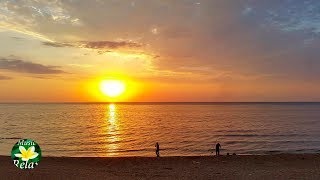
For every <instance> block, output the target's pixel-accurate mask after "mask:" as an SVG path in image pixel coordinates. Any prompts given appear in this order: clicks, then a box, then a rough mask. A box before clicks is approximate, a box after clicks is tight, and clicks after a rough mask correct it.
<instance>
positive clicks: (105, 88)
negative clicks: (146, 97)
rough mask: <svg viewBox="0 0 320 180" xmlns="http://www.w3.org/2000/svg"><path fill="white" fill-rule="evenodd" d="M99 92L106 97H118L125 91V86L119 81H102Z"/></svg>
mask: <svg viewBox="0 0 320 180" xmlns="http://www.w3.org/2000/svg"><path fill="white" fill-rule="evenodd" d="M100 90H101V92H102V93H103V94H104V95H106V96H108V97H112V98H113V97H118V96H120V95H121V94H122V93H124V91H125V84H124V83H123V82H122V81H119V80H103V81H101V83H100Z"/></svg>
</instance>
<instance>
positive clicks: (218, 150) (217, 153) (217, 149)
mask: <svg viewBox="0 0 320 180" xmlns="http://www.w3.org/2000/svg"><path fill="white" fill-rule="evenodd" d="M220 148H221V145H220V144H219V143H218V144H216V156H219V155H220Z"/></svg>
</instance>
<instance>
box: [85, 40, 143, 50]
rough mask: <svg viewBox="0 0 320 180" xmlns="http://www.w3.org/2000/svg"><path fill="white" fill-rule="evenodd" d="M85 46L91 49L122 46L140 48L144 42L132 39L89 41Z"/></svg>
mask: <svg viewBox="0 0 320 180" xmlns="http://www.w3.org/2000/svg"><path fill="white" fill-rule="evenodd" d="M84 46H85V47H86V48H91V49H118V48H122V47H128V48H139V47H142V44H138V43H136V42H131V41H119V42H116V41H91V42H90V41H89V42H84Z"/></svg>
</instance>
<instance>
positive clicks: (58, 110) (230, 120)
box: [0, 103, 320, 157]
mask: <svg viewBox="0 0 320 180" xmlns="http://www.w3.org/2000/svg"><path fill="white" fill-rule="evenodd" d="M0 125H1V126H0V155H10V152H11V148H12V147H13V145H14V143H16V142H17V141H18V139H21V138H29V139H33V140H35V141H36V142H37V143H38V144H39V145H40V147H41V149H42V153H43V156H75V157H78V156H84V157H91V156H98V157H105V156H154V155H155V147H154V146H155V143H156V142H159V144H160V149H161V151H160V154H161V155H162V156H180V155H183V156H192V155H211V154H213V153H212V151H213V147H214V145H215V144H216V143H217V142H219V143H220V144H221V146H222V150H221V153H222V154H226V153H237V154H274V153H319V152H320V103H127V104H126V103H123V104H93V103H89V104H0Z"/></svg>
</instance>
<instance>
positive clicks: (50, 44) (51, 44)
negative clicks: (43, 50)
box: [42, 41, 74, 47]
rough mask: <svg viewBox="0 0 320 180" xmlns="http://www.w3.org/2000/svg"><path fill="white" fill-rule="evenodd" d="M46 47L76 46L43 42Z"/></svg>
mask: <svg viewBox="0 0 320 180" xmlns="http://www.w3.org/2000/svg"><path fill="white" fill-rule="evenodd" d="M42 44H43V45H45V46H51V47H73V46H74V45H72V44H68V43H59V42H49V41H46V42H42Z"/></svg>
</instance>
